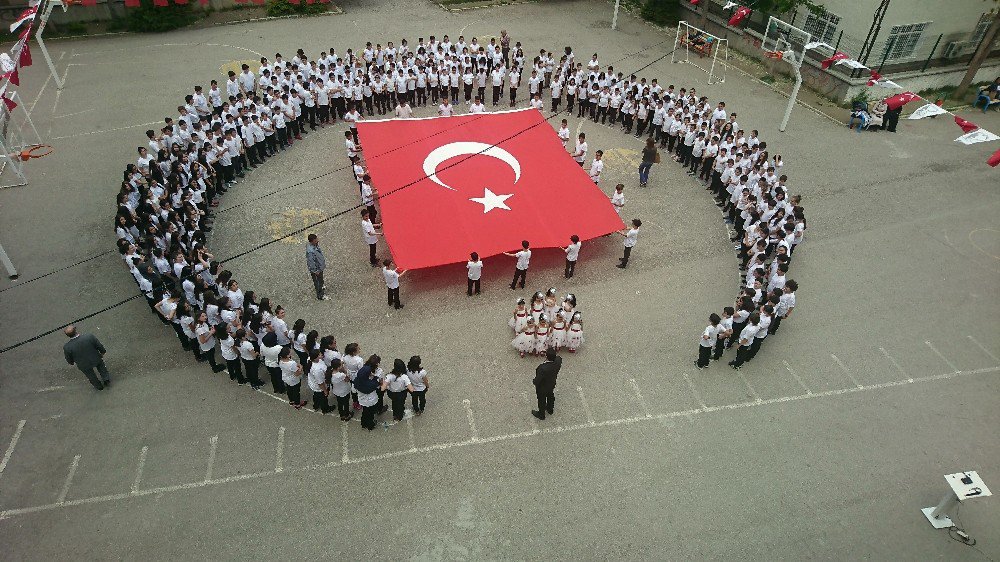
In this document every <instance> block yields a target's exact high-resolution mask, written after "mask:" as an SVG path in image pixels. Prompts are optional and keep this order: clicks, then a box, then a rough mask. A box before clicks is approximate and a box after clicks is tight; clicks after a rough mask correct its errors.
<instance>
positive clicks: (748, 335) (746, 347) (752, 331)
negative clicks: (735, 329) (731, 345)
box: [729, 312, 760, 370]
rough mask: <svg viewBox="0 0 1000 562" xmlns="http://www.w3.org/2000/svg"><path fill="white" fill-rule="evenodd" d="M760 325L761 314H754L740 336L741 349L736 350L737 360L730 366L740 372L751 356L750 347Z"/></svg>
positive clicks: (731, 362) (730, 363)
mask: <svg viewBox="0 0 1000 562" xmlns="http://www.w3.org/2000/svg"><path fill="white" fill-rule="evenodd" d="M759 323H760V314H758V313H756V312H754V313H753V314H751V315H750V317H749V319H748V320H747V323H746V324H745V325H744V326H743V330H742V331H741V332H740V336H739V349H737V350H736V359H734V360H732V361H730V362H729V366H730V367H732V368H733V369H736V370H739V369H740V367H742V366H743V364H744V363H746V362H747V360H748V358H749V356H750V346H751V345H753V340H754V339H755V336H756V335H757V324H759Z"/></svg>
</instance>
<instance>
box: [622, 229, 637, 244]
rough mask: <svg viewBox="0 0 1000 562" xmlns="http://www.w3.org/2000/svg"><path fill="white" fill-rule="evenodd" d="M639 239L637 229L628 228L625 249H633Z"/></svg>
mask: <svg viewBox="0 0 1000 562" xmlns="http://www.w3.org/2000/svg"><path fill="white" fill-rule="evenodd" d="M638 238H639V229H637V228H630V229H629V231H628V233H627V234H626V235H625V247H626V248H634V247H635V241H636V239H638Z"/></svg>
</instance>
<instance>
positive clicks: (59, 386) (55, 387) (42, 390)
mask: <svg viewBox="0 0 1000 562" xmlns="http://www.w3.org/2000/svg"><path fill="white" fill-rule="evenodd" d="M64 388H66V387H65V386H62V385H58V386H46V387H45V388H39V389H38V390H36V391H35V392H54V391H56V390H62V389H64Z"/></svg>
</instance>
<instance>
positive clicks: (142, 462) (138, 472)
mask: <svg viewBox="0 0 1000 562" xmlns="http://www.w3.org/2000/svg"><path fill="white" fill-rule="evenodd" d="M148 452H149V447H147V446H143V448H142V450H141V451H139V467H138V468H136V469H135V480H133V481H132V490H131V493H132V495H133V496H134V495H136V494H138V493H139V483H140V482H142V471H143V469H145V468H146V453H148Z"/></svg>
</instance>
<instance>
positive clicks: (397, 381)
mask: <svg viewBox="0 0 1000 562" xmlns="http://www.w3.org/2000/svg"><path fill="white" fill-rule="evenodd" d="M385 382H387V383H388V390H389V392H403V391H404V390H406V387H408V386H410V377H408V376H406V375H394V374H392V373H389V374H388V375H386V376H385Z"/></svg>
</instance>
